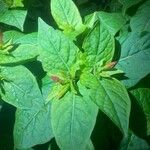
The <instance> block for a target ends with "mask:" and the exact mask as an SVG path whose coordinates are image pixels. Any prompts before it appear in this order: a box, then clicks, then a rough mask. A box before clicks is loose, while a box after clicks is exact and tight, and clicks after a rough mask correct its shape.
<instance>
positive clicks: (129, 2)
mask: <svg viewBox="0 0 150 150" xmlns="http://www.w3.org/2000/svg"><path fill="white" fill-rule="evenodd" d="M141 1H142V0H119V2H120V3H121V4H122V5H123V8H122V10H123V13H125V12H126V11H127V9H128V8H130V7H132V6H134V5H136V4H138V3H139V2H141Z"/></svg>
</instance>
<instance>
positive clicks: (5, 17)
mask: <svg viewBox="0 0 150 150" xmlns="http://www.w3.org/2000/svg"><path fill="white" fill-rule="evenodd" d="M26 14H27V11H25V10H8V11H5V12H4V13H1V14H0V22H1V23H5V24H8V25H11V26H14V27H17V28H18V29H20V30H21V31H23V25H24V21H25V18H26Z"/></svg>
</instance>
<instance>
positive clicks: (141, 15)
mask: <svg viewBox="0 0 150 150" xmlns="http://www.w3.org/2000/svg"><path fill="white" fill-rule="evenodd" d="M149 12H150V1H147V2H145V3H144V4H143V5H142V6H141V7H140V8H139V9H138V10H137V12H136V14H135V15H134V16H133V17H132V18H131V22H130V25H131V29H132V31H150V15H149Z"/></svg>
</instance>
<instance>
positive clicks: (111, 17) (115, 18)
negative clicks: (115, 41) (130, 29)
mask: <svg viewBox="0 0 150 150" xmlns="http://www.w3.org/2000/svg"><path fill="white" fill-rule="evenodd" d="M97 15H98V17H99V19H100V22H101V24H102V25H103V26H104V27H105V28H106V29H107V30H108V31H109V32H110V33H111V34H112V35H115V34H116V33H117V32H118V31H119V30H120V29H121V28H122V27H123V25H125V23H126V19H125V18H124V17H123V15H122V14H121V13H107V12H103V11H100V12H99V13H97Z"/></svg>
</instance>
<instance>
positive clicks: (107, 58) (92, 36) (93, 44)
mask: <svg viewBox="0 0 150 150" xmlns="http://www.w3.org/2000/svg"><path fill="white" fill-rule="evenodd" d="M82 47H83V49H84V50H85V53H87V60H88V62H89V64H90V66H91V67H93V66H94V65H96V64H97V63H99V62H100V61H102V60H104V62H105V63H108V62H111V60H112V58H113V55H114V50H115V40H114V37H113V36H112V35H111V34H110V32H109V31H108V30H107V29H106V28H105V27H104V26H103V25H101V24H100V23H99V22H98V23H97V24H96V25H95V27H94V28H93V29H92V30H91V32H90V33H89V34H88V35H87V37H86V38H85V40H84V42H83V46H82Z"/></svg>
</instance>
